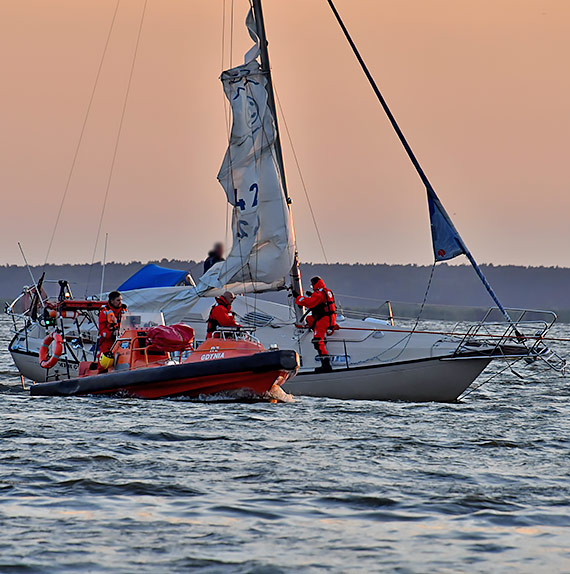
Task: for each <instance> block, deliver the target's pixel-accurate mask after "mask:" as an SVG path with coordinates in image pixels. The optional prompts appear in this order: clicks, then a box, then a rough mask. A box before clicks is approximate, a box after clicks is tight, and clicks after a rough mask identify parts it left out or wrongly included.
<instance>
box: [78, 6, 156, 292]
mask: <svg viewBox="0 0 570 574" xmlns="http://www.w3.org/2000/svg"><path fill="white" fill-rule="evenodd" d="M147 4H148V0H145V2H144V5H143V9H142V14H141V19H140V23H139V30H138V33H137V41H136V44H135V50H134V53H133V60H132V63H131V69H130V72H129V81H128V83H127V90H126V92H125V100H124V102H123V109H122V110H121V119H120V121H119V129H118V131H117V138H116V140H115V148H114V150H113V159H112V160H111V169H110V170H109V177H108V178H107V187H106V189H105V197H104V199H103V207H102V208H101V215H100V217H99V225H98V227H97V236H96V238H95V245H94V246H93V254H92V256H91V265H90V267H89V274H88V275H87V283H86V286H85V295H86V296H87V291H88V289H89V280H90V278H91V271H92V268H93V263H94V262H95V254H96V252H97V245H98V243H99V237H100V235H101V227H102V226H103V218H104V217H105V209H106V207H107V200H108V199H109V190H110V189H111V181H112V179H113V172H114V171H115V162H116V159H117V151H118V149H119V142H120V140H121V133H122V131H123V123H124V120H125V113H126V111H127V102H128V101H129V93H130V91H131V83H132V80H133V73H134V71H135V63H136V61H137V54H138V50H139V44H140V39H141V33H142V29H143V23H144V17H145V13H146V7H147Z"/></svg>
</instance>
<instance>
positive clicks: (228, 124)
mask: <svg viewBox="0 0 570 574" xmlns="http://www.w3.org/2000/svg"><path fill="white" fill-rule="evenodd" d="M233 3H234V0H232V14H233ZM232 44H233V16H232V34H231V37H230V49H231V45H232ZM225 52H226V0H224V3H223V11H222V62H221V70H220V73H221V74H223V73H224V67H225V66H224V57H225ZM230 59H231V56H230ZM222 87H223V86H222ZM222 100H223V102H224V119H225V123H226V136H227V139H228V148H229V143H230V133H231V132H230V121H231V120H230V112H229V110H228V99H227V98H226V94H225V90H224V89H222ZM229 228H230V204H229V203H228V202H227V201H226V229H225V234H224V249H226V247H227V245H228V237H229ZM224 268H225V271H226V272H227V270H228V264H227V257H226V264H225V265H224Z"/></svg>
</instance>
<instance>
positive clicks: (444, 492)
mask: <svg viewBox="0 0 570 574" xmlns="http://www.w3.org/2000/svg"><path fill="white" fill-rule="evenodd" d="M0 330H1V331H0V334H1V337H0V340H1V341H3V344H2V343H0V344H2V348H1V349H0V409H1V412H0V421H1V423H0V445H1V448H0V515H1V516H2V522H1V523H2V528H1V529H0V572H26V573H36V572H41V573H45V572H48V573H49V572H54V573H55V572H57V573H59V572H69V573H76V572H105V573H122V572H125V573H130V572H133V573H134V572H137V573H143V574H146V573H155V572H188V571H196V572H204V573H216V574H217V573H226V572H231V573H234V572H237V573H242V572H243V573H258V574H273V573H293V572H295V573H297V572H315V573H320V572H326V571H330V572H351V573H352V572H355V573H369V572H378V571H382V572H399V573H406V572H409V573H423V572H470V573H471V572H481V573H482V572H485V573H488V572H493V573H505V574H506V573H512V572H516V573H519V572H529V573H531V572H532V573H533V574H536V573H541V572H545V573H547V572H548V573H550V572H569V571H570V551H569V544H568V540H569V537H568V532H569V531H570V530H569V528H570V479H569V478H568V477H569V476H570V462H569V461H570V456H569V455H570V452H569V451H570V416H569V415H570V405H569V401H570V391H569V386H568V383H567V379H563V378H559V377H558V376H557V375H553V374H548V373H547V374H537V373H536V370H535V369H534V367H531V370H530V373H531V374H530V376H529V381H520V380H519V379H518V377H516V376H514V375H512V373H507V372H505V373H503V374H501V375H500V376H499V377H497V378H496V379H495V380H494V381H493V382H492V383H490V384H489V385H485V386H483V387H481V388H480V389H479V390H477V391H475V392H474V393H473V394H472V395H470V396H469V397H468V398H467V399H466V400H465V401H463V402H462V403H459V404H454V405H438V404H405V403H381V402H368V401H358V402H357V401H354V402H350V401H345V402H343V401H334V400H328V399H323V400H318V399H310V398H295V399H294V401H293V402H279V403H270V402H253V403H252V402H238V403H236V402H220V401H215V402H195V401H181V400H162V401H137V400H136V399H129V398H116V399H108V398H104V397H87V398H81V399H73V398H49V397H48V398H45V397H38V398H33V397H29V396H28V394H27V393H26V392H25V391H24V390H23V389H22V388H21V384H20V381H19V377H18V375H17V373H16V371H15V370H14V368H13V366H12V365H11V362H10V357H9V356H8V355H7V353H6V351H5V346H6V343H7V330H6V323H5V322H0ZM561 333H562V331H561Z"/></svg>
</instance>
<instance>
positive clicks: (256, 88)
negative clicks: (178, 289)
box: [197, 10, 295, 292]
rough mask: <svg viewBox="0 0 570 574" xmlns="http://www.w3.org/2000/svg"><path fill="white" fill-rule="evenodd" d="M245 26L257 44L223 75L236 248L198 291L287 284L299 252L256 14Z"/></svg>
mask: <svg viewBox="0 0 570 574" xmlns="http://www.w3.org/2000/svg"><path fill="white" fill-rule="evenodd" d="M246 24H247V26H248V29H249V32H250V35H251V37H252V38H253V39H254V40H255V42H256V44H255V46H254V47H253V48H252V49H251V50H250V51H249V52H248V53H247V54H246V57H245V63H244V64H243V65H241V66H237V67H235V68H232V69H230V70H226V71H225V72H223V73H222V76H221V80H222V83H223V86H224V92H225V95H226V97H227V99H228V101H229V102H230V106H231V110H232V128H231V134H230V138H229V144H228V149H227V151H226V154H225V157H224V160H223V163H222V166H221V168H220V171H219V173H218V180H219V182H220V183H221V185H222V187H223V188H224V190H225V192H226V196H227V200H228V203H229V204H230V205H231V206H232V208H233V215H232V234H233V242H232V248H231V251H230V253H229V255H228V258H227V260H226V261H222V262H220V263H217V264H216V265H214V266H213V267H212V268H211V269H210V270H209V271H208V272H207V273H206V274H205V275H203V276H202V278H201V279H200V281H199V282H198V285H197V288H198V292H204V291H206V290H208V289H209V288H221V287H223V286H225V285H230V284H234V283H249V284H255V283H265V284H273V283H275V282H276V281H277V282H284V280H285V277H286V276H287V274H288V273H289V271H290V269H291V266H292V265H293V259H294V254H295V246H294V239H293V233H292V225H291V218H290V213H289V208H288V206H287V203H286V200H285V195H284V193H283V188H282V184H281V173H280V171H279V167H278V163H277V159H276V152H275V137H276V132H275V123H274V120H273V116H272V113H271V110H270V108H269V106H268V103H267V101H268V98H267V89H266V84H267V81H266V78H265V75H264V74H263V72H262V70H261V67H260V65H259V63H258V60H257V58H258V56H259V40H258V36H257V30H256V27H255V21H254V17H253V12H252V11H251V10H250V12H249V14H248V17H247V21H246Z"/></svg>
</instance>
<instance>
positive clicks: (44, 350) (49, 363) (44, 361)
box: [40, 333, 63, 369]
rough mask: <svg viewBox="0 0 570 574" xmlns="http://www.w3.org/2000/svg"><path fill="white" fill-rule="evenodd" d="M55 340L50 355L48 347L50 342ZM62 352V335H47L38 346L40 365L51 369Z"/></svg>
mask: <svg viewBox="0 0 570 574" xmlns="http://www.w3.org/2000/svg"><path fill="white" fill-rule="evenodd" d="M54 341H55V347H54V349H53V353H52V354H51V357H50V356H49V349H50V347H51V344H52V343H53V342H54ZM62 353H63V337H62V336H61V335H60V334H59V333H52V334H50V335H48V336H47V337H46V338H45V339H44V342H43V343H42V346H41V348H40V365H41V366H42V367H43V368H44V369H51V368H52V367H55V366H56V365H57V362H58V361H59V358H60V357H61V354H62Z"/></svg>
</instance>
